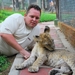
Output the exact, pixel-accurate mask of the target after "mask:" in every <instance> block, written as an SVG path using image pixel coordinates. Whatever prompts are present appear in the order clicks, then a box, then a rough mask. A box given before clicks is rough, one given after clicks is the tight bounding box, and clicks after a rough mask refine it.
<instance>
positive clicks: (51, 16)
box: [40, 13, 56, 22]
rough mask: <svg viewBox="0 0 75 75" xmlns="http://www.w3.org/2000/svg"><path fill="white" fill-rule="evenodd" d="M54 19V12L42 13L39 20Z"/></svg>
mask: <svg viewBox="0 0 75 75" xmlns="http://www.w3.org/2000/svg"><path fill="white" fill-rule="evenodd" d="M55 19H56V14H51V13H42V14H41V18H40V22H47V21H54V20H55Z"/></svg>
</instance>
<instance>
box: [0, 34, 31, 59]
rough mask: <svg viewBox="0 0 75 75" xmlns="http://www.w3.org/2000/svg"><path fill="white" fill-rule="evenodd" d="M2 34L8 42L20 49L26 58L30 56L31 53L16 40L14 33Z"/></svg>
mask: <svg viewBox="0 0 75 75" xmlns="http://www.w3.org/2000/svg"><path fill="white" fill-rule="evenodd" d="M0 36H1V37H2V38H3V39H4V40H5V42H6V43H7V44H9V45H10V46H11V47H13V48H14V49H16V50H17V51H19V52H20V53H21V54H22V55H23V56H24V57H25V58H26V59H27V58H28V57H29V56H30V53H29V52H27V51H26V50H24V49H23V48H22V47H21V46H20V45H19V44H18V43H17V41H16V40H15V38H14V36H13V35H12V34H5V33H1V34H0Z"/></svg>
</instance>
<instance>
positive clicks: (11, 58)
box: [0, 55, 16, 75]
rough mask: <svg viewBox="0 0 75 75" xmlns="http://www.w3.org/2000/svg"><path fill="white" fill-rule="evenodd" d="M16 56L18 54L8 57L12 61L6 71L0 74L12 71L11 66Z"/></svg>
mask: <svg viewBox="0 0 75 75" xmlns="http://www.w3.org/2000/svg"><path fill="white" fill-rule="evenodd" d="M15 56H16V55H13V56H10V57H7V59H8V62H10V65H9V67H8V68H7V69H6V70H5V71H3V72H0V75H8V73H9V71H10V68H11V66H12V64H13V61H14V59H15Z"/></svg>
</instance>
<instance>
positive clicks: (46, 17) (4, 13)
mask: <svg viewBox="0 0 75 75" xmlns="http://www.w3.org/2000/svg"><path fill="white" fill-rule="evenodd" d="M13 13H20V14H22V15H24V14H25V11H19V12H14V11H8V10H1V11H0V22H2V21H3V20H4V19H5V18H6V17H8V16H9V15H11V14H13ZM55 19H56V14H51V13H45V12H42V14H41V17H40V22H47V21H53V20H55Z"/></svg>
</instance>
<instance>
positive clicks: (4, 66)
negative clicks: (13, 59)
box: [0, 55, 10, 72]
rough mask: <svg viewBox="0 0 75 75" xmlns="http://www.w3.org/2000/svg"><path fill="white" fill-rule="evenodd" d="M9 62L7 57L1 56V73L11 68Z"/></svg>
mask: <svg viewBox="0 0 75 75" xmlns="http://www.w3.org/2000/svg"><path fill="white" fill-rule="evenodd" d="M9 65H10V64H9V62H8V61H7V58H6V56H4V55H0V72H2V71H4V70H5V69H7V67H8V66H9Z"/></svg>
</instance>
